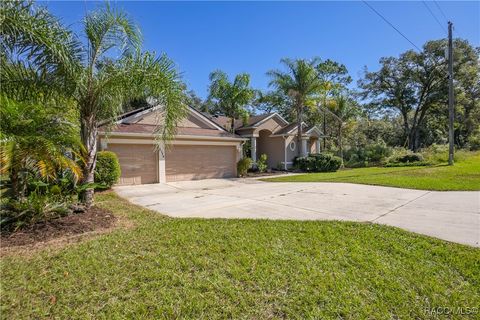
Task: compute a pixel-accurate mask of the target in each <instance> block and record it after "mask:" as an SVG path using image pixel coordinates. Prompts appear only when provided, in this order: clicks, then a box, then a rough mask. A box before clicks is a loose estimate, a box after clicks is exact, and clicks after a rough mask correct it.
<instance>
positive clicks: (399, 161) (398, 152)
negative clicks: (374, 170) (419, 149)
mask: <svg viewBox="0 0 480 320" xmlns="http://www.w3.org/2000/svg"><path fill="white" fill-rule="evenodd" d="M429 164H431V162H429V161H425V158H424V157H423V155H421V154H420V153H414V152H412V151H410V150H407V149H404V148H396V149H395V150H394V153H393V155H392V156H391V157H389V158H388V160H387V163H386V164H385V166H386V167H406V166H425V165H429Z"/></svg>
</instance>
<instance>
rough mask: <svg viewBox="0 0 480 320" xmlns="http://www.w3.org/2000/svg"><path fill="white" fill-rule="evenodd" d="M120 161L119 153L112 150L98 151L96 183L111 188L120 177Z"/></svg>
mask: <svg viewBox="0 0 480 320" xmlns="http://www.w3.org/2000/svg"><path fill="white" fill-rule="evenodd" d="M120 174H121V171H120V163H119V162H118V158H117V155H116V154H115V153H113V152H111V151H100V152H98V153H97V166H96V168H95V183H98V184H102V185H105V187H107V188H110V187H111V186H113V185H114V184H115V183H117V181H118V179H119V178H120Z"/></svg>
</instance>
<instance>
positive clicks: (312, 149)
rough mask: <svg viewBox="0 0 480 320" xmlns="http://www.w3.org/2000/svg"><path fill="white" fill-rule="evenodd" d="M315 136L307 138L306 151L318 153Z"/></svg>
mask: <svg viewBox="0 0 480 320" xmlns="http://www.w3.org/2000/svg"><path fill="white" fill-rule="evenodd" d="M317 140H318V139H317V138H311V139H309V140H308V153H320V150H317V147H316V142H317Z"/></svg>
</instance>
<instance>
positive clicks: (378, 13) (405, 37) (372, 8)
mask: <svg viewBox="0 0 480 320" xmlns="http://www.w3.org/2000/svg"><path fill="white" fill-rule="evenodd" d="M363 3H364V4H365V5H367V6H368V7H369V8H370V9H371V10H372V11H373V12H375V13H376V14H377V15H378V16H379V17H380V18H382V19H383V21H385V22H386V23H387V24H388V25H389V26H390V27H392V28H393V29H394V30H395V31H397V32H398V34H400V35H401V36H402V37H403V38H404V39H405V40H407V41H408V42H410V44H411V45H412V46H414V47H415V48H416V49H417V50H418V51H420V52H421V51H422V50H421V49H420V48H419V47H417V45H416V44H415V43H413V42H412V41H411V40H410V39H408V38H407V36H406V35H404V34H403V33H402V32H401V31H400V30H398V28H397V27H395V26H394V25H393V24H392V23H391V22H390V21H388V20H387V18H385V17H384V16H383V15H382V14H381V13H380V12H378V11H377V10H375V8H374V7H372V6H371V5H370V4H368V2H367V1H364V0H363Z"/></svg>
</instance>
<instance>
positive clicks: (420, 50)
mask: <svg viewBox="0 0 480 320" xmlns="http://www.w3.org/2000/svg"><path fill="white" fill-rule="evenodd" d="M362 2H363V3H364V4H365V5H367V6H368V7H369V8H370V9H371V10H372V11H373V12H375V13H376V14H377V15H378V16H379V17H380V18H382V19H383V21H385V22H386V23H387V24H388V25H389V26H390V27H392V28H393V29H394V30H395V31H397V32H398V33H399V34H400V35H401V36H402V37H403V38H404V39H405V40H407V41H408V42H410V44H411V45H412V46H414V47H415V48H416V49H417V50H418V51H419V52H420V53H422V49H420V48H419V47H418V46H417V45H416V44H415V43H413V42H412V41H411V40H410V39H408V38H407V36H406V35H405V34H403V33H402V32H401V31H400V30H399V29H398V28H397V27H395V26H394V25H393V24H392V23H391V22H390V21H388V20H387V18H385V17H384V16H383V15H382V14H381V13H380V12H378V11H377V10H375V8H373V7H372V6H371V5H370V4H368V2H367V1H365V0H363V1H362ZM426 58H427V59H428V60H429V61H430V62H431V63H432V65H433V68H434V69H435V70H437V71H441V72H443V73H445V74H447V72H446V71H445V70H443V69H440V70H439V69H438V66H437V65H436V64H435V63H434V62H433V60H432V59H431V58H430V57H428V56H426Z"/></svg>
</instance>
